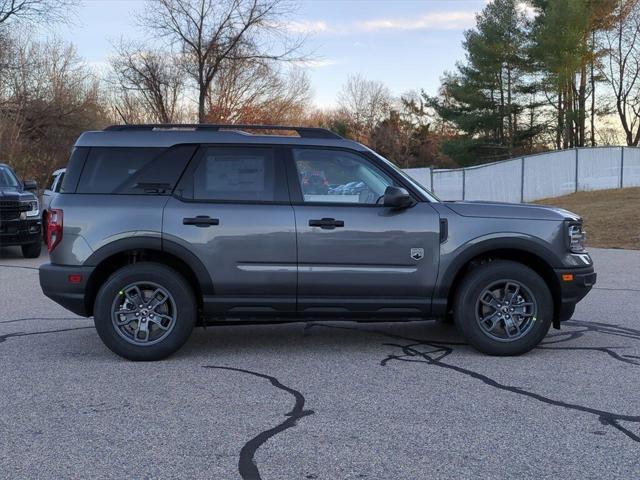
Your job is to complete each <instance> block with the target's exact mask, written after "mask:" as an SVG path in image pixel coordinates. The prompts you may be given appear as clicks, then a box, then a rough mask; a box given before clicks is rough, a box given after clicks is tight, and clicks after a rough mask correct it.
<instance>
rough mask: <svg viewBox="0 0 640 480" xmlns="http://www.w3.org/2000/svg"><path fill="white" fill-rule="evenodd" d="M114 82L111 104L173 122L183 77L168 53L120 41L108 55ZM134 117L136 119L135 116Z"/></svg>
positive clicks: (178, 106) (176, 117) (178, 104)
mask: <svg viewBox="0 0 640 480" xmlns="http://www.w3.org/2000/svg"><path fill="white" fill-rule="evenodd" d="M111 68H112V70H113V83H115V85H116V92H115V97H116V98H115V102H116V103H115V105H114V108H116V110H119V111H120V116H121V117H122V120H124V121H125V122H129V121H130V120H131V119H130V118H129V119H127V118H126V117H125V115H124V114H123V112H124V111H128V112H129V115H130V114H131V113H133V112H136V111H138V112H140V111H145V112H148V114H147V115H146V117H147V119H148V120H150V121H152V122H160V123H173V122H176V121H177V120H178V117H179V114H180V107H181V105H180V101H181V98H182V94H183V88H184V81H183V76H182V72H181V71H180V68H179V65H178V64H177V62H176V59H175V58H174V57H173V56H171V55H166V54H162V53H160V52H157V51H153V50H147V49H145V48H144V47H142V46H137V45H132V44H124V43H121V44H120V45H119V46H118V47H117V53H116V55H115V56H114V57H113V58H112V59H111ZM136 120H137V119H136Z"/></svg>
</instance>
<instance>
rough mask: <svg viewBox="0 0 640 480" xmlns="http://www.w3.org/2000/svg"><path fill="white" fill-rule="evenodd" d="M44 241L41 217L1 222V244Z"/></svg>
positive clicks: (23, 243)
mask: <svg viewBox="0 0 640 480" xmlns="http://www.w3.org/2000/svg"><path fill="white" fill-rule="evenodd" d="M40 241H42V221H41V220H40V218H33V219H28V220H3V221H2V222H0V245H2V246H10V245H26V244H29V243H36V242H40Z"/></svg>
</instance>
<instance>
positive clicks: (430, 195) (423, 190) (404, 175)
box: [369, 149, 440, 202]
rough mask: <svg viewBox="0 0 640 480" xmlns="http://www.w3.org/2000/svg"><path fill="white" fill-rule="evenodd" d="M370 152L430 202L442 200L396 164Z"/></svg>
mask: <svg viewBox="0 0 640 480" xmlns="http://www.w3.org/2000/svg"><path fill="white" fill-rule="evenodd" d="M369 151H370V152H371V153H373V154H374V155H375V156H376V157H378V158H379V159H380V160H382V161H383V162H385V163H386V164H387V165H389V166H390V167H391V168H393V169H394V171H396V172H397V173H398V174H399V175H400V176H401V177H402V178H403V179H404V180H406V181H407V183H410V184H411V186H412V187H413V188H415V189H416V190H418V191H420V193H422V194H423V195H424V196H425V197H427V199H429V201H430V202H439V201H440V199H439V198H438V197H436V196H435V195H434V194H433V193H431V192H430V191H429V190H427V189H426V188H425V186H424V185H422V184H420V183H418V182H417V181H416V180H414V179H413V178H411V176H410V175H408V174H407V173H405V172H404V171H403V170H402V169H400V168H398V166H397V165H396V164H394V163H393V162H390V161H389V160H387V159H386V158H384V157H383V156H382V155H380V154H378V153H376V152H374V151H373V150H371V149H369Z"/></svg>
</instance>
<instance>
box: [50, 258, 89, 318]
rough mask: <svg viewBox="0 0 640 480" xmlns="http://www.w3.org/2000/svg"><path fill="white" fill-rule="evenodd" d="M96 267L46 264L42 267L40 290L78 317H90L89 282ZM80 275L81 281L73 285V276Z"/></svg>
mask: <svg viewBox="0 0 640 480" xmlns="http://www.w3.org/2000/svg"><path fill="white" fill-rule="evenodd" d="M93 269H94V267H73V266H72V267H68V266H62V265H52V264H50V263H45V264H44V265H41V266H40V269H39V273H40V288H42V292H43V293H44V294H45V295H46V296H47V297H49V298H50V299H51V300H53V301H54V302H56V303H58V304H59V305H62V306H63V307H64V308H66V309H67V310H71V311H72V312H73V313H75V314H76V315H80V316H83V317H87V316H88V309H87V305H86V302H85V298H86V290H87V282H88V280H89V277H90V276H91V274H92V273H93ZM77 275H80V278H81V279H80V281H79V282H74V283H72V282H71V281H70V277H71V276H77Z"/></svg>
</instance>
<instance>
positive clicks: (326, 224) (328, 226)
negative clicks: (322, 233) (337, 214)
mask: <svg viewBox="0 0 640 480" xmlns="http://www.w3.org/2000/svg"><path fill="white" fill-rule="evenodd" d="M309 226H310V227H320V228H324V229H325V230H333V229H334V228H336V227H344V220H336V219H335V218H321V219H320V220H309Z"/></svg>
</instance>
